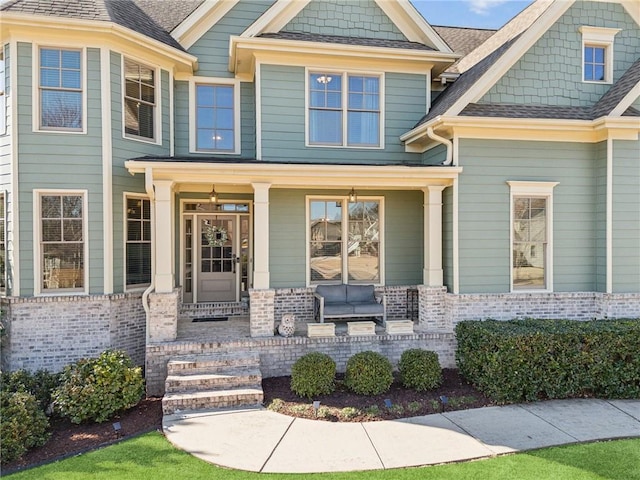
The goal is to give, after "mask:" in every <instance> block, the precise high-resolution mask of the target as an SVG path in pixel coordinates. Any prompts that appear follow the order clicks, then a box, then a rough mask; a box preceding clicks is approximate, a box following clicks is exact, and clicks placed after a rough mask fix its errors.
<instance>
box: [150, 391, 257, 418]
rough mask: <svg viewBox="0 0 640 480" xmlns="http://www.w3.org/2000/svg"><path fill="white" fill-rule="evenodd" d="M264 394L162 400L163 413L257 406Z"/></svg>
mask: <svg viewBox="0 0 640 480" xmlns="http://www.w3.org/2000/svg"><path fill="white" fill-rule="evenodd" d="M263 400H264V396H263V395H262V394H258V393H252V394H242V395H230V396H229V397H214V398H206V397H203V398H198V399H189V400H171V399H163V400H162V413H163V414H164V415H171V414H173V413H175V412H176V411H177V410H180V411H187V410H204V409H209V408H230V407H244V406H257V405H260V404H261V403H262V401H263Z"/></svg>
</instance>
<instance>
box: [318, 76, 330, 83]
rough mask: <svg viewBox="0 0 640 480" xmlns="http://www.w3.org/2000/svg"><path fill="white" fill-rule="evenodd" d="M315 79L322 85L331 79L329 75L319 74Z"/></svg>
mask: <svg viewBox="0 0 640 480" xmlns="http://www.w3.org/2000/svg"><path fill="white" fill-rule="evenodd" d="M316 80H317V82H318V83H321V84H322V85H326V84H327V83H329V82H330V81H331V80H332V79H331V76H330V75H320V76H319V77H318V78H317V79H316Z"/></svg>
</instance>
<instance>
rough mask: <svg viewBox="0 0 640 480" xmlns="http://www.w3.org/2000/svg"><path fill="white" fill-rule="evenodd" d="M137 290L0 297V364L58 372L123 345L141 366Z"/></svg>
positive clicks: (142, 322) (142, 329)
mask: <svg viewBox="0 0 640 480" xmlns="http://www.w3.org/2000/svg"><path fill="white" fill-rule="evenodd" d="M141 297H142V294H141V293H126V294H114V295H88V296H61V297H31V298H17V297H9V298H3V299H2V310H3V311H4V317H3V323H4V324H5V326H6V328H7V334H6V336H5V337H4V338H3V340H2V369H3V370H8V371H13V370H18V369H20V368H25V369H27V370H38V369H41V368H43V369H46V370H50V371H59V370H61V369H62V368H63V367H64V366H65V365H68V364H69V363H72V362H74V361H76V360H78V359H80V358H85V357H93V356H96V355H98V354H100V352H102V351H103V350H106V349H108V348H115V349H120V350H125V351H126V352H127V353H128V354H129V356H130V357H131V359H132V360H133V362H134V363H135V364H137V365H144V355H145V340H146V338H145V337H146V315H145V312H144V309H143V307H142V300H141Z"/></svg>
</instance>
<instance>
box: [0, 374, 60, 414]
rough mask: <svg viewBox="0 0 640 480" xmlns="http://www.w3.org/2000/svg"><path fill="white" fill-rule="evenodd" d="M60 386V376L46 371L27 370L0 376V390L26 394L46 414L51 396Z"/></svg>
mask: <svg viewBox="0 0 640 480" xmlns="http://www.w3.org/2000/svg"><path fill="white" fill-rule="evenodd" d="M59 385H60V374H59V373H51V372H49V371H47V370H38V371H36V372H34V373H31V372H29V371H28V370H16V371H15V372H11V373H9V372H2V375H1V376H0V390H2V391H6V392H27V393H30V394H31V395H33V396H34V397H36V401H37V402H38V405H39V406H40V409H42V411H44V412H46V411H47V409H48V408H49V405H51V395H52V394H53V391H54V390H55V389H56V388H57V387H58V386H59Z"/></svg>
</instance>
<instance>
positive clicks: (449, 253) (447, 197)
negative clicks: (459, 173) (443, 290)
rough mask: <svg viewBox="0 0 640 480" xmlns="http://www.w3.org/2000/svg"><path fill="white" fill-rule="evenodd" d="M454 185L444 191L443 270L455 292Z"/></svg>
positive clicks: (448, 283) (450, 290) (447, 281)
mask: <svg viewBox="0 0 640 480" xmlns="http://www.w3.org/2000/svg"><path fill="white" fill-rule="evenodd" d="M453 209H454V205H453V187H449V188H445V189H444V191H443V192H442V270H443V272H442V273H443V276H444V284H445V285H446V286H447V289H448V290H449V293H451V292H453V211H454V210H453Z"/></svg>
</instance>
